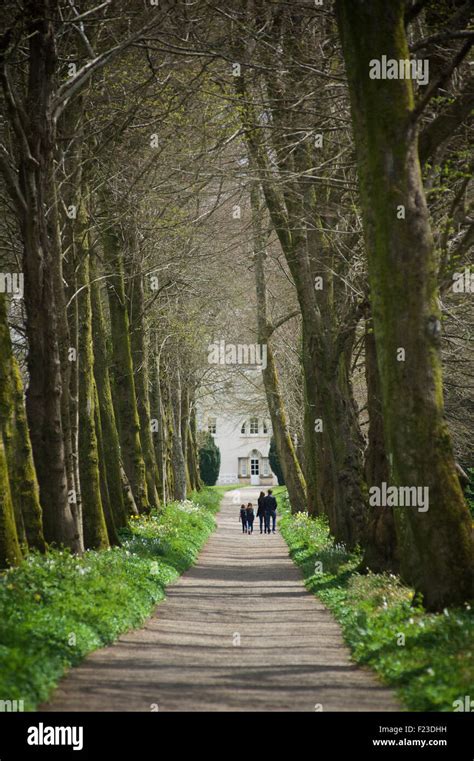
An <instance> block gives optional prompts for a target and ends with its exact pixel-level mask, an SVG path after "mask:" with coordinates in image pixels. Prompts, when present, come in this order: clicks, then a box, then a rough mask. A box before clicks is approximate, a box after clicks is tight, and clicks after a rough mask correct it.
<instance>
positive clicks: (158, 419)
mask: <svg viewBox="0 0 474 761" xmlns="http://www.w3.org/2000/svg"><path fill="white" fill-rule="evenodd" d="M152 347H153V348H152V357H151V372H150V380H151V394H150V405H151V417H152V420H153V423H154V428H153V445H154V448H155V460H156V464H157V467H158V488H159V496H160V499H161V501H162V502H163V503H166V500H167V480H166V441H165V435H166V425H165V422H164V410H163V401H162V394H161V380H160V366H161V359H160V354H161V346H160V344H159V341H158V335H157V333H154V335H153V339H152Z"/></svg>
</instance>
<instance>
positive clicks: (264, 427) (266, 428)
mask: <svg viewBox="0 0 474 761" xmlns="http://www.w3.org/2000/svg"><path fill="white" fill-rule="evenodd" d="M263 432H264V433H268V425H267V421H266V420H264V421H263Z"/></svg>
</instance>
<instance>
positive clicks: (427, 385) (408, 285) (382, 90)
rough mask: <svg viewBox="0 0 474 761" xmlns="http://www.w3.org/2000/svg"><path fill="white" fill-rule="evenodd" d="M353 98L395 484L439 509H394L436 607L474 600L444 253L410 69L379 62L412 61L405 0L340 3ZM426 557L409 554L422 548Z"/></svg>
mask: <svg viewBox="0 0 474 761" xmlns="http://www.w3.org/2000/svg"><path fill="white" fill-rule="evenodd" d="M336 7H337V15H338V23H339V29H340V34H341V40H342V47H343V53H344V58H345V62H346V71H347V77H348V82H349V90H350V97H351V110H352V118H353V125H354V138H355V143H356V152H357V164H358V170H359V181H360V189H361V202H362V210H363V222H364V228H365V237H366V247H367V257H368V267H369V278H370V289H371V302H372V309H373V322H374V331H375V341H376V349H377V360H378V366H379V371H380V380H381V390H382V403H383V413H384V429H385V438H386V451H387V456H388V459H389V463H390V471H391V481H392V483H393V484H395V485H397V486H409V487H422V488H423V487H426V488H428V490H429V509H428V510H427V511H426V512H420V511H418V510H417V509H416V508H406V507H405V508H398V509H395V511H394V512H395V519H396V522H397V530H398V533H399V536H400V560H401V569H402V573H406V574H408V575H409V577H410V581H412V582H413V583H414V584H415V588H416V590H418V591H419V592H421V593H422V594H423V599H424V603H425V604H426V606H427V607H428V608H429V609H431V610H439V609H441V608H443V607H444V606H446V605H448V604H453V603H459V602H462V601H464V600H466V599H469V598H471V597H472V594H473V583H474V547H473V541H472V534H471V525H470V523H471V522H470V518H469V513H468V510H467V506H466V503H465V500H464V498H463V494H462V491H461V488H460V485H459V481H458V478H457V474H456V468H455V463H454V458H453V453H452V448H451V442H450V437H449V433H448V431H447V426H446V423H445V421H444V418H443V386H442V377H441V362H440V334H441V323H440V312H439V305H438V287H437V261H436V254H435V250H434V246H433V238H432V232H431V227H430V221H429V216H428V210H427V206H426V200H425V195H424V190H423V183H422V178H421V171H420V164H419V158H418V140H417V120H416V116H417V111H416V106H415V101H414V93H413V83H412V81H411V79H409V78H404V77H401V78H397V79H390V80H389V79H383V78H378V79H377V78H371V77H370V76H369V69H370V66H371V61H374V60H378V61H381V59H382V56H387V59H394V60H396V61H404V60H408V59H409V57H410V56H409V52H408V46H407V40H406V33H405V26H404V22H405V15H404V14H405V9H406V4H405V2H404V1H403V0H394V1H393V2H391V3H390V5H387V4H386V3H384V2H383V0H369V1H368V2H367V1H364V2H362V1H361V0H350V1H349V0H338V1H337V4H336ZM413 547H415V548H416V552H417V553H418V556H419V560H420V562H419V563H418V564H417V565H416V566H414V565H413V564H412V563H411V562H410V559H411V558H410V555H411V552H412V548H413Z"/></svg>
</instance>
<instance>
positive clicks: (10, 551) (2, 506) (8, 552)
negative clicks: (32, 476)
mask: <svg viewBox="0 0 474 761" xmlns="http://www.w3.org/2000/svg"><path fill="white" fill-rule="evenodd" d="M21 560H22V553H21V549H20V543H19V541H18V535H17V532H16V525H15V515H14V512H13V502H12V497H11V492H10V481H9V479H8V465H7V457H6V453H5V447H4V444H3V436H0V568H7V567H8V566H11V565H18V563H20V562H21Z"/></svg>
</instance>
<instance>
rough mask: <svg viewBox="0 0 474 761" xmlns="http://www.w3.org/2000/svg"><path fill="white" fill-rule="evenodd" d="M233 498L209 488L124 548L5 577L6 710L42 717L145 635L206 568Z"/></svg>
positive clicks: (51, 561)
mask: <svg viewBox="0 0 474 761" xmlns="http://www.w3.org/2000/svg"><path fill="white" fill-rule="evenodd" d="M224 491H226V489H225V488H220V487H207V488H204V489H203V490H202V491H200V492H199V493H193V494H192V495H191V497H190V499H189V500H186V501H185V502H173V503H170V504H168V505H167V506H166V507H165V508H164V509H163V510H161V511H160V512H159V513H154V514H151V515H150V516H147V517H139V518H136V519H133V520H131V521H130V524H129V526H128V527H127V528H126V529H123V530H122V531H121V532H120V536H121V541H122V546H121V547H114V548H112V549H109V550H105V551H101V552H95V551H88V552H86V553H85V554H84V555H83V556H82V557H74V556H72V555H71V554H70V553H69V552H65V551H59V550H53V551H50V552H48V554H47V555H46V556H44V555H40V554H38V553H32V554H30V555H29V556H28V557H27V558H26V560H25V561H24V562H23V563H22V564H21V565H20V566H18V567H16V568H13V569H10V570H8V571H6V572H4V573H3V574H1V575H0V710H2V708H3V710H8V707H7V706H8V703H3V702H2V701H14V700H17V701H18V700H20V701H23V706H24V710H33V709H34V708H35V707H36V706H37V705H38V703H40V702H42V701H44V700H46V699H47V698H48V696H49V695H50V693H51V690H52V689H53V687H54V686H55V685H56V684H57V682H58V680H59V679H60V677H61V676H62V675H63V673H64V672H65V670H66V669H67V668H68V667H69V666H74V665H76V664H77V663H79V662H80V661H81V660H82V659H83V658H84V656H85V655H86V654H87V653H89V652H91V651H92V650H96V649H97V648H100V647H104V646H105V645H108V644H110V643H111V642H113V641H114V640H115V639H116V638H117V637H118V636H119V635H120V634H121V633H123V632H125V631H127V630H129V629H132V628H136V627H139V626H140V625H142V624H143V622H144V621H145V620H146V619H147V618H148V617H149V615H150V614H151V612H152V610H153V608H154V606H155V605H156V604H157V603H158V602H159V601H160V600H162V599H163V597H164V595H165V588H166V585H167V584H169V583H170V582H172V581H174V580H175V579H176V578H177V577H178V576H179V575H180V574H181V573H183V571H185V570H186V569H187V568H188V567H189V566H190V565H191V564H192V563H193V562H194V561H195V560H196V558H197V555H198V553H199V551H200V549H201V547H202V546H203V544H204V542H205V541H206V539H207V538H208V536H209V535H210V534H211V532H212V531H213V530H214V527H215V517H214V516H215V513H216V512H217V510H218V507H219V502H220V500H221V498H222V495H223V493H224Z"/></svg>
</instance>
